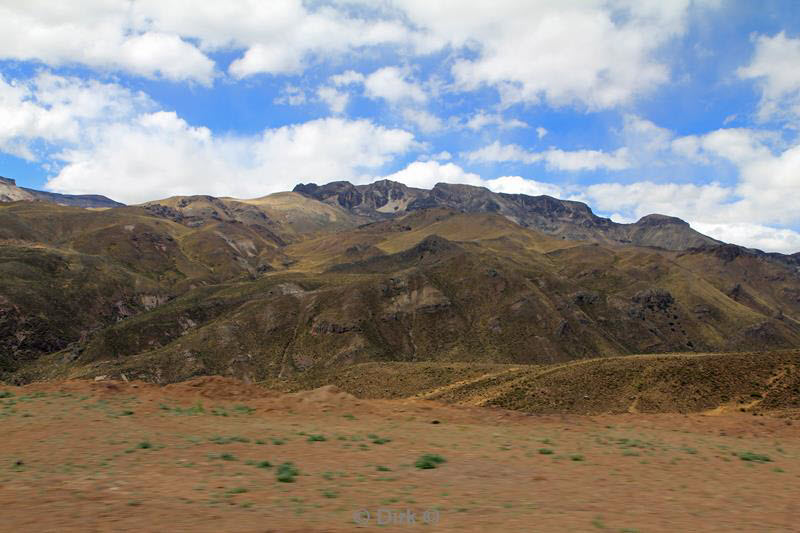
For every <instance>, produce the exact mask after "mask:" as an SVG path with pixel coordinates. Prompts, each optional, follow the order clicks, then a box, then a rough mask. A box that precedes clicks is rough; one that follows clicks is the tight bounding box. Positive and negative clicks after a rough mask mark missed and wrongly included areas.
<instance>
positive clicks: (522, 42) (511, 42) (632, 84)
mask: <svg viewBox="0 0 800 533" xmlns="http://www.w3.org/2000/svg"><path fill="white" fill-rule="evenodd" d="M399 5H401V6H402V7H403V9H404V10H405V13H406V15H407V16H408V17H409V18H410V20H412V21H413V22H414V23H415V24H416V25H417V26H418V27H421V28H425V29H426V30H427V34H426V35H427V37H428V43H427V44H428V47H429V48H435V47H437V46H442V45H443V44H448V45H450V46H451V47H453V48H455V49H461V48H462V47H463V48H469V49H471V50H472V51H473V54H472V56H471V57H459V58H458V59H457V60H456V61H455V63H454V65H453V68H452V74H453V76H454V77H455V80H456V84H457V85H458V87H459V88H461V89H464V90H471V89H476V88H479V87H482V86H489V87H494V88H496V89H497V90H498V91H499V92H500V94H501V96H502V98H503V100H504V102H506V103H507V104H512V103H516V102H527V103H539V102H542V101H545V102H547V103H548V104H550V105H555V106H564V105H573V104H577V105H580V106H584V107H587V108H590V109H604V108H610V107H615V106H618V105H621V104H624V103H627V102H629V101H630V100H631V99H632V98H634V97H635V96H636V95H637V94H641V93H642V92H646V91H648V90H651V89H652V88H654V87H656V86H658V85H659V84H661V83H664V82H666V81H667V80H668V79H669V71H668V68H667V66H666V65H664V64H663V63H662V62H660V61H658V60H657V59H656V58H655V52H656V51H657V50H658V49H659V47H660V46H662V45H664V44H665V43H667V42H669V41H670V40H671V39H672V38H674V37H675V36H677V35H679V34H680V33H682V32H683V31H684V29H685V25H686V13H687V9H688V6H689V2H688V0H678V1H673V2H659V1H647V2H639V1H637V2H627V1H612V2H600V1H589V2H586V1H574V2H573V1H567V2H558V3H553V2H549V1H544V0H542V1H530V2H516V1H512V0H501V1H497V2H491V3H488V2H472V3H464V2H458V3H457V5H455V4H454V3H448V2H430V1H427V0H405V1H402V2H399Z"/></svg>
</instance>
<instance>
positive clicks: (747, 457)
mask: <svg viewBox="0 0 800 533" xmlns="http://www.w3.org/2000/svg"><path fill="white" fill-rule="evenodd" d="M739 459H741V460H742V461H748V462H755V463H770V462H772V459H770V458H769V456H767V455H763V454H760V453H753V452H742V453H740V454H739Z"/></svg>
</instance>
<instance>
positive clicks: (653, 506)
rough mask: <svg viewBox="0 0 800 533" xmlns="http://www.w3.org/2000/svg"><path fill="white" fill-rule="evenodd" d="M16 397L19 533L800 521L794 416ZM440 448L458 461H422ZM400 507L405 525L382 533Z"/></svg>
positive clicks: (84, 394)
mask: <svg viewBox="0 0 800 533" xmlns="http://www.w3.org/2000/svg"><path fill="white" fill-rule="evenodd" d="M0 391H7V392H9V393H11V394H13V396H10V397H7V398H4V399H0V427H1V428H2V429H3V445H2V447H0V506H1V507H0V508H2V509H3V514H2V522H0V529H1V530H3V531H37V532H38V531H134V530H135V531H254V532H256V531H353V530H363V531H370V530H381V531H387V530H388V531H394V530H396V531H413V530H415V529H419V530H423V531H599V530H603V529H605V530H609V531H629V532H630V531H640V532H651V531H670V532H673V531H796V530H797V526H796V524H797V517H798V516H800V439H798V437H800V428H799V427H798V425H800V423H798V422H796V421H795V422H793V421H792V420H790V419H787V418H777V417H771V416H753V415H751V414H743V413H727V414H722V415H719V416H710V415H705V416H704V415H688V416H685V415H674V414H667V415H641V414H627V415H613V416H611V415H599V416H593V417H588V416H577V415H569V416H559V415H548V416H526V415H524V414H520V413H514V412H509V411H503V410H498V409H486V408H465V407H450V406H444V405H440V404H436V403H432V402H427V401H407V400H391V401H389V400H357V399H355V398H353V397H352V396H349V395H347V394H345V393H341V392H338V391H336V390H335V389H331V388H327V389H323V390H316V391H309V392H304V393H298V394H295V395H277V394H272V393H269V392H265V391H263V390H262V389H259V388H257V387H254V386H246V385H242V384H239V383H236V382H232V381H229V380H223V379H221V378H204V379H201V380H198V381H195V382H190V383H185V384H178V385H172V386H168V387H164V388H159V387H156V386H153V385H146V384H142V383H135V384H129V383H108V382H100V383H89V382H67V383H61V384H37V385H31V386H28V387H25V388H13V387H0ZM318 436H322V437H323V438H324V440H322V439H321V438H320V437H318ZM426 453H430V454H438V455H440V456H442V457H443V458H444V459H446V462H445V463H443V464H440V465H439V466H438V468H435V469H418V468H415V466H414V463H415V461H416V460H417V459H418V458H419V457H420V456H421V455H423V454H426ZM746 459H749V460H746ZM262 461H268V462H269V463H270V464H271V466H269V467H267V466H266V465H265V464H261V462H262ZM284 462H292V463H294V465H295V466H296V468H297V469H298V470H299V473H298V475H297V476H296V478H295V479H294V481H293V482H279V481H278V480H277V474H276V470H277V469H278V466H279V465H280V464H281V463H284ZM378 467H381V469H379V468H378ZM362 509H366V510H368V511H369V512H370V517H369V521H368V522H367V523H365V524H362V525H357V524H356V523H355V522H354V513H356V512H358V511H359V510H362ZM405 510H411V511H412V512H414V513H415V522H416V523H415V524H413V525H410V524H408V523H407V519H406V518H404V517H402V516H401V515H400V514H399V513H400V512H402V511H405ZM388 511H394V512H395V519H396V520H400V521H403V520H405V521H404V523H402V524H397V525H394V526H380V525H379V524H378V523H377V522H378V521H379V520H381V521H383V520H385V519H386V518H387V517H388V516H389V514H388ZM426 511H428V514H427V515H426V514H425V512H426ZM358 517H359V518H360V519H362V520H363V519H364V518H366V515H365V514H361V515H359V516H358ZM426 517H427V518H428V521H429V522H432V521H436V520H437V519H438V521H436V523H435V524H428V525H425V524H424V521H425V518H426Z"/></svg>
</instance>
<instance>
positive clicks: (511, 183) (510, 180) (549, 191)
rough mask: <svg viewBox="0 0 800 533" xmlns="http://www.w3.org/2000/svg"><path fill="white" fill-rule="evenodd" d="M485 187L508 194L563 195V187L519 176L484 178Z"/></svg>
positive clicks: (557, 196)
mask: <svg viewBox="0 0 800 533" xmlns="http://www.w3.org/2000/svg"><path fill="white" fill-rule="evenodd" d="M485 183H486V187H487V188H489V189H491V190H493V191H494V192H505V193H509V194H527V195H528V196H541V195H543V194H545V195H547V196H553V197H556V198H559V197H563V196H564V194H565V192H564V189H562V188H561V187H559V186H558V185H554V184H552V183H543V182H541V181H536V180H531V179H525V178H523V177H521V176H500V177H499V178H495V179H492V180H486V182H485Z"/></svg>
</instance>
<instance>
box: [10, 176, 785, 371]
mask: <svg viewBox="0 0 800 533" xmlns="http://www.w3.org/2000/svg"><path fill="white" fill-rule="evenodd" d="M798 259H800V258H798V256H797V255H795V256H786V255H781V254H765V253H763V252H758V251H754V250H747V249H745V248H742V247H739V246H734V245H727V244H722V243H718V242H717V241H714V240H713V239H710V238H708V237H704V236H702V235H700V234H698V233H696V232H694V231H693V230H692V229H691V228H690V227H689V226H688V225H687V224H686V223H685V222H682V221H680V220H678V219H673V218H669V217H664V216H660V215H651V216H649V217H645V218H643V219H642V220H640V221H639V222H637V223H636V224H627V225H626V224H615V223H613V222H611V221H609V220H608V219H603V218H601V217H597V216H596V215H594V214H593V213H592V212H591V210H590V209H589V208H588V207H587V206H585V205H584V204H581V203H578V202H571V201H562V200H557V199H555V198H550V197H547V196H539V197H530V196H525V195H504V194H496V193H492V192H491V191H488V190H486V189H482V188H478V187H469V186H461V185H444V184H439V185H437V186H436V187H434V188H433V189H432V190H430V191H428V190H422V189H413V188H408V187H405V186H404V185H401V184H398V183H393V182H389V181H383V182H378V183H376V184H372V185H369V186H354V185H352V184H349V183H347V182H337V183H333V184H328V185H324V186H320V187H318V186H315V185H299V186H298V187H296V188H295V191H294V192H284V193H278V194H274V195H269V196H266V197H263V198H258V199H251V200H240V199H232V198H215V197H211V196H186V197H173V198H167V199H164V200H159V201H155V202H148V203H146V204H143V205H140V206H127V207H118V208H116V209H107V210H88V209H81V208H76V207H70V206H61V205H55V204H51V203H46V202H13V203H5V204H0V380H6V381H10V382H26V381H30V380H35V379H46V378H51V377H93V376H96V375H109V376H120V375H123V374H124V375H125V376H127V377H130V378H142V379H146V380H150V381H155V382H161V383H165V382H172V381H177V380H181V379H185V378H187V377H190V376H194V375H203V374H224V375H232V376H236V377H240V378H244V379H248V380H251V381H261V380H267V379H271V380H274V379H288V378H290V377H292V376H298V375H300V374H305V373H314V372H322V371H327V370H330V369H336V368H344V367H348V366H350V365H354V364H360V363H370V362H382V363H385V362H390V361H392V362H432V363H441V362H468V363H471V364H475V363H481V364H495V363H517V364H518V363H561V362H568V361H573V360H578V359H584V358H592V357H601V356H620V355H629V354H636V353H666V352H710V351H746V350H773V349H781V348H793V347H797V346H798V345H800V261H798ZM398 379H401V378H398Z"/></svg>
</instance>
